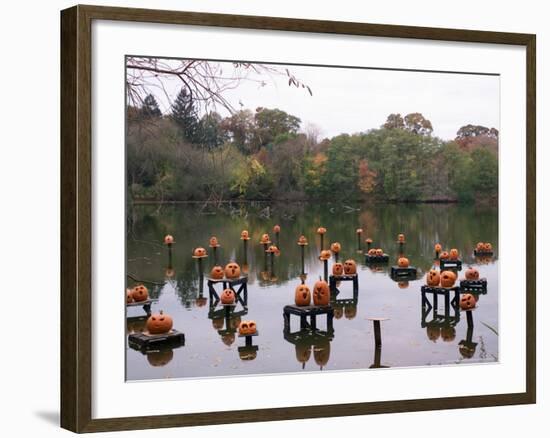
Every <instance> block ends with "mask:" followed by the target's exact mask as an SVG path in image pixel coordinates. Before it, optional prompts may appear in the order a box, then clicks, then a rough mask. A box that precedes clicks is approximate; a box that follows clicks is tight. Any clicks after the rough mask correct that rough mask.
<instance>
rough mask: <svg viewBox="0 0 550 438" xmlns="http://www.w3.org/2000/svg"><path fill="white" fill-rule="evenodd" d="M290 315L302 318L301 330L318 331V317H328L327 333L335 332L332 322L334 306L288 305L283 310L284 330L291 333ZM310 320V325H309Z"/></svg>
mask: <svg viewBox="0 0 550 438" xmlns="http://www.w3.org/2000/svg"><path fill="white" fill-rule="evenodd" d="M290 315H296V316H299V317H300V329H305V328H310V329H311V330H316V329H317V316H318V315H326V317H327V331H329V332H330V331H332V330H333V325H332V320H333V318H334V308H333V307H332V306H330V305H329V306H295V305H287V306H285V307H284V309H283V318H284V329H285V330H287V329H288V331H290ZM308 318H309V323H308Z"/></svg>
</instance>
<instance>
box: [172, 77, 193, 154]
mask: <svg viewBox="0 0 550 438" xmlns="http://www.w3.org/2000/svg"><path fill="white" fill-rule="evenodd" d="M172 119H173V120H174V121H175V122H176V123H177V125H178V127H179V128H180V131H181V134H182V136H183V138H184V139H185V140H187V141H189V142H190V143H196V142H197V140H198V139H197V136H198V131H199V120H198V118H197V112H196V110H195V104H194V103H193V97H192V96H191V94H190V93H189V92H188V91H187V90H186V89H185V88H182V89H181V91H180V92H179V94H178V96H177V97H176V100H175V101H174V103H173V104H172Z"/></svg>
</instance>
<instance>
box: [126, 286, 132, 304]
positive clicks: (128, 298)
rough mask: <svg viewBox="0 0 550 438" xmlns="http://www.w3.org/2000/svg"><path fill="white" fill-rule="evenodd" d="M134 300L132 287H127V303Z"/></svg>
mask: <svg viewBox="0 0 550 438" xmlns="http://www.w3.org/2000/svg"><path fill="white" fill-rule="evenodd" d="M133 302H134V298H133V297H132V289H126V304H130V303H133Z"/></svg>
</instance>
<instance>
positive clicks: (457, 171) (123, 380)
mask: <svg viewBox="0 0 550 438" xmlns="http://www.w3.org/2000/svg"><path fill="white" fill-rule="evenodd" d="M61 49H62V57H61V108H62V114H61V116H62V117H61V119H62V127H61V128H62V129H61V131H62V136H61V146H62V163H61V165H62V175H61V177H62V178H61V179H62V193H61V198H62V207H61V208H62V212H61V213H62V214H61V216H62V224H61V231H62V241H61V254H62V290H61V305H62V309H61V423H62V426H63V427H64V428H67V429H70V430H72V431H75V432H93V431H105V430H122V429H144V428H157V427H174V426H188V425H207V424H220V423H235V422H247V421H269V420H282V419H298V418H316V417H326V416H345V415H363V414H371V413H389V412H404V411H415V410H430V409H453V408H467V407H481V406H496V405H510V404H525V403H534V402H535V400H536V397H535V382H536V369H535V344H536V338H535V337H536V332H535V327H536V325H535V308H536V307H535V293H536V289H535V263H534V261H535V207H536V205H535V190H536V187H535V36H534V35H529V34H514V33H500V32H484V31H483V32H482V31H472V30H456V29H436V28H420V27H408V26H393V25H392V26H389V25H380V24H364V23H347V22H331V21H314V20H297V19H283V18H274V17H255V16H233V15H221V14H204V13H192V12H173V11H156V10H141V9H124V8H109V7H95V6H75V7H73V8H70V9H67V10H64V11H62V13H61ZM123 290H124V294H123V292H122V291H123ZM334 388H340V390H338V391H334V390H333V389H334ZM160 393H161V394H162V397H158V394H160ZM228 394H229V395H230V397H227V395H228ZM138 399H139V400H148V402H147V403H135V400H138Z"/></svg>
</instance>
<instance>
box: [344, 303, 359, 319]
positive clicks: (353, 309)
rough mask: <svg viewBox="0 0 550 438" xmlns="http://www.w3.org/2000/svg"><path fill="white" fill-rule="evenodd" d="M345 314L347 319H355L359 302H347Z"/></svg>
mask: <svg viewBox="0 0 550 438" xmlns="http://www.w3.org/2000/svg"><path fill="white" fill-rule="evenodd" d="M344 316H345V317H346V319H354V318H355V317H356V316H357V304H353V303H350V304H346V305H345V307H344Z"/></svg>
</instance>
